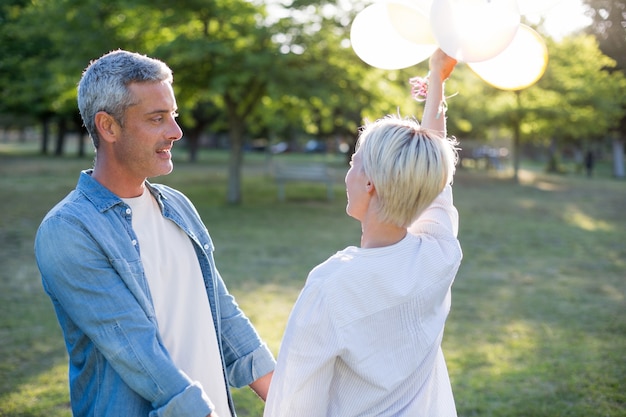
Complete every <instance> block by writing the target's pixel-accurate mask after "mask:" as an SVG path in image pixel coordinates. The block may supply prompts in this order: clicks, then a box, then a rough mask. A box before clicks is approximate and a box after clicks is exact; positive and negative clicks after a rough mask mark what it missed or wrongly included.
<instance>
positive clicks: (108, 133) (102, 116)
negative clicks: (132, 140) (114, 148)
mask: <svg viewBox="0 0 626 417" xmlns="http://www.w3.org/2000/svg"><path fill="white" fill-rule="evenodd" d="M95 122H96V129H97V130H98V134H99V135H100V139H101V140H104V141H105V142H115V140H116V139H117V137H118V135H119V124H118V123H117V121H116V120H115V118H114V117H113V116H111V115H110V114H109V113H107V112H105V111H99V112H98V113H96V117H95Z"/></svg>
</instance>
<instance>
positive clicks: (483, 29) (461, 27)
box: [430, 0, 520, 62]
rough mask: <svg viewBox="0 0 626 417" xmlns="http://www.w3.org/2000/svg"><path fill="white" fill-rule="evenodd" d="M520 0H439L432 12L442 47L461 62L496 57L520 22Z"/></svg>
mask: <svg viewBox="0 0 626 417" xmlns="http://www.w3.org/2000/svg"><path fill="white" fill-rule="evenodd" d="M517 1H518V0H437V1H434V2H433V4H432V7H431V11H430V24H431V26H432V31H433V34H434V36H435V39H436V40H437V42H438V44H439V46H440V47H441V49H443V51H444V52H446V53H447V54H448V55H450V56H452V57H454V58H456V59H457V60H458V61H462V62H480V61H485V60H487V59H490V58H493V57H494V56H496V55H498V54H499V53H500V52H502V51H503V50H504V48H506V47H507V46H508V45H509V44H510V43H511V41H512V40H513V37H514V36H515V33H516V32H517V29H518V28H519V25H520V13H519V7H518V4H517Z"/></svg>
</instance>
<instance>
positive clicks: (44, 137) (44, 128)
mask: <svg viewBox="0 0 626 417" xmlns="http://www.w3.org/2000/svg"><path fill="white" fill-rule="evenodd" d="M49 142H50V120H49V119H48V117H46V116H44V117H43V118H42V119H41V154H42V155H47V154H48V143H49Z"/></svg>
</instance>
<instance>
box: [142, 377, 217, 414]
mask: <svg viewBox="0 0 626 417" xmlns="http://www.w3.org/2000/svg"><path fill="white" fill-rule="evenodd" d="M213 408H215V407H214V406H213V403H211V400H209V398H208V397H207V395H206V394H205V393H204V390H203V389H202V387H201V386H200V384H198V383H197V382H194V383H192V384H191V385H189V386H188V387H187V388H185V390H184V391H183V392H181V393H180V394H178V395H177V396H175V397H174V398H172V399H171V400H170V401H169V402H168V403H167V404H165V405H164V406H163V407H161V408H159V409H157V410H154V411H152V412H151V413H150V417H177V416H208V415H209V414H211V413H212V412H213Z"/></svg>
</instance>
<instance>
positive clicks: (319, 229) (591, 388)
mask: <svg viewBox="0 0 626 417" xmlns="http://www.w3.org/2000/svg"><path fill="white" fill-rule="evenodd" d="M246 158H247V159H246V167H245V170H244V184H243V196H244V202H243V204H242V205H240V206H236V207H233V206H229V205H227V204H225V182H226V177H225V168H224V165H225V160H226V158H225V155H224V154H221V153H209V154H203V156H202V160H201V161H200V163H199V164H196V165H191V164H188V163H186V162H184V161H182V160H180V161H178V160H177V163H176V167H175V170H174V173H173V174H171V175H170V176H168V177H164V178H162V179H160V181H162V182H165V183H168V184H171V185H174V186H175V187H177V188H179V189H181V190H182V191H184V192H185V193H186V194H187V195H188V196H189V197H190V198H191V199H192V201H194V202H195V204H196V206H197V208H198V210H199V211H200V214H201V215H202V217H203V219H204V220H205V223H206V224H207V226H208V228H209V231H210V232H211V234H212V236H213V238H214V240H215V242H216V245H217V249H216V260H217V266H218V268H219V269H220V271H221V273H222V275H223V277H224V278H225V280H226V282H227V285H228V286H229V288H230V290H231V291H232V292H233V293H234V294H235V295H236V296H237V298H238V300H239V302H240V304H241V305H242V307H243V309H244V310H245V311H246V312H247V313H248V315H249V316H250V318H251V319H252V321H253V322H254V323H255V324H256V326H257V328H258V330H259V332H260V333H261V335H262V336H263V337H264V338H265V339H266V340H267V342H268V344H269V345H270V347H271V348H272V350H273V351H274V352H278V348H279V345H280V339H281V335H282V332H283V330H284V326H285V322H286V319H287V316H288V314H289V311H290V309H291V306H292V305H293V302H294V301H295V298H296V296H297V294H298V292H299V290H300V288H301V287H302V285H303V283H304V281H305V279H306V276H307V273H308V271H309V270H310V269H311V268H312V267H313V266H315V265H316V264H317V263H319V262H321V261H323V260H325V259H326V258H327V257H328V256H329V255H330V254H332V253H334V252H335V251H336V250H339V249H342V248H343V247H345V246H347V245H351V244H358V241H359V234H360V230H359V224H358V223H357V222H356V221H354V220H352V219H350V218H348V217H347V216H346V215H345V212H344V208H345V192H344V187H343V182H342V181H343V180H342V176H343V173H344V171H345V168H344V167H343V165H342V163H341V159H340V158H338V157H337V158H333V157H324V156H320V155H316V156H305V155H289V156H283V157H282V158H291V159H294V160H300V159H304V158H317V159H321V160H326V161H327V162H329V163H330V164H332V165H334V166H335V167H336V169H337V177H338V182H337V185H336V188H335V199H334V201H332V202H328V201H326V199H325V196H326V190H325V188H324V186H323V185H308V184H301V185H298V184H292V185H290V186H288V188H287V197H288V200H287V201H286V202H284V203H281V202H278V201H277V191H276V186H275V184H274V183H273V181H272V179H271V177H270V176H269V174H268V171H267V165H266V163H267V161H266V160H265V157H264V156H262V155H247V157H246ZM90 164H91V162H90V159H82V160H81V159H76V158H69V157H68V158H54V157H48V158H44V157H40V156H36V155H23V154H22V155H10V154H9V153H8V151H7V150H6V148H2V147H0V208H1V213H2V216H0V358H1V359H0V416H44V415H45V416H53V417H61V416H69V415H70V412H69V409H68V389H67V377H66V353H65V349H64V344H63V339H62V336H61V333H60V330H59V327H58V325H57V322H56V318H55V316H54V312H53V309H52V306H51V304H50V302H49V300H48V298H47V297H46V295H45V294H44V293H43V290H42V289H41V285H40V281H39V274H38V271H37V268H36V266H35V264H34V257H33V253H32V246H33V236H34V233H35V231H36V228H37V226H38V224H39V222H40V220H41V218H42V217H43V216H44V214H45V213H46V212H47V210H48V209H50V208H51V206H52V205H53V204H54V203H56V202H57V201H58V200H59V199H60V198H62V197H63V196H64V195H65V194H66V193H67V192H68V191H69V190H71V189H72V188H73V187H74V185H75V182H76V178H77V175H78V171H79V170H80V169H82V168H87V167H89V165H90ZM607 172H608V170H607V169H605V168H602V167H601V168H600V170H599V173H598V175H597V177H594V178H591V179H589V178H586V177H584V176H582V175H576V174H568V175H562V176H551V175H546V174H543V173H541V172H540V171H538V170H526V171H523V172H522V175H521V185H516V184H513V183H512V182H511V181H510V180H508V179H506V178H503V177H499V176H498V175H496V174H494V173H486V172H484V171H477V170H459V172H458V173H457V176H456V180H455V201H456V205H457V207H458V209H459V212H460V216H461V229H460V240H461V244H462V246H463V250H464V260H463V264H462V266H461V269H460V271H459V273H458V275H457V280H456V282H455V284H454V287H453V305H452V312H451V314H450V317H449V320H448V325H447V330H446V336H445V338H444V353H445V354H446V357H447V361H448V367H449V371H450V375H451V379H452V383H453V389H454V392H455V397H456V401H457V408H458V412H459V415H460V416H463V417H469V416H481V417H483V416H506V417H515V416H519V417H522V416H524V417H526V416H528V417H541V416H545V417H554V416H579V417H589V416H626V299H625V296H626V238H625V234H626V233H625V232H626V211H625V207H626V181H617V180H614V179H612V178H610V177H609V175H608V174H607ZM60 244H62V242H60ZM381 366H383V364H381ZM234 395H235V402H236V405H237V409H238V413H239V416H240V417H246V416H260V415H261V413H262V411H261V410H262V403H261V402H260V401H259V400H257V399H256V397H255V396H254V395H253V394H252V393H251V391H250V390H249V389H241V390H235V391H234Z"/></svg>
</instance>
